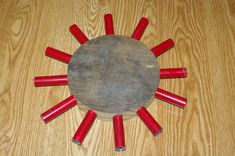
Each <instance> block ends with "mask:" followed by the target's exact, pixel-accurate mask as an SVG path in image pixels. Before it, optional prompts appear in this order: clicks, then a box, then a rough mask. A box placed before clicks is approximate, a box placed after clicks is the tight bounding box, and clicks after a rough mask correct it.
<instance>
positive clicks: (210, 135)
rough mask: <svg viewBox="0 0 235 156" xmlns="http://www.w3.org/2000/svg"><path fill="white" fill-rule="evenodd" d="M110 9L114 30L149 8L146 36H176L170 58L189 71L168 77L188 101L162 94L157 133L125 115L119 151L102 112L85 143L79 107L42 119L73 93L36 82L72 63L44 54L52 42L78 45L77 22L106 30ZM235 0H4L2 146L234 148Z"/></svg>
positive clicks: (28, 149) (189, 151)
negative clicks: (181, 103)
mask: <svg viewBox="0 0 235 156" xmlns="http://www.w3.org/2000/svg"><path fill="white" fill-rule="evenodd" d="M108 12H110V13H112V14H113V19H114V23H115V33H116V34H121V35H127V36H130V35H131V33H132V32H133V29H134V27H135V26H136V24H137V23H138V21H139V19H140V18H141V17H142V16H145V17H148V18H149V20H150V24H149V26H148V28H147V30H146V32H145V33H144V35H143V37H142V39H141V42H143V43H145V44H146V45H147V46H148V47H149V48H151V47H153V46H154V45H156V44H158V43H160V42H161V41H164V40H166V39H168V38H173V39H174V40H175V48H173V49H172V50H170V51H169V52H167V53H165V54H164V55H162V56H160V57H159V58H158V60H159V64H160V66H161V67H162V68H166V67H187V68H188V78H186V79H174V80H161V83H160V87H161V88H163V89H166V90H168V91H171V92H173V93H176V94H179V95H181V96H184V97H187V99H188V104H187V107H186V108H185V110H182V109H180V108H178V107H174V106H172V105H169V104H167V103H165V102H162V101H159V100H154V102H153V103H152V104H151V105H150V107H149V108H148V110H149V111H150V112H151V113H152V115H153V116H154V118H156V120H157V121H158V122H159V123H160V124H161V126H162V127H163V131H164V132H163V133H162V134H161V135H160V136H158V137H153V135H152V134H151V133H150V132H149V131H148V129H147V128H146V127H145V125H144V124H143V123H142V122H141V120H140V119H139V118H137V117H135V118H133V119H130V120H128V121H125V123H124V126H125V135H126V136H125V138H126V146H127V149H126V151H124V152H115V151H114V140H113V129H112V122H104V121H100V120H96V121H95V123H94V125H93V127H92V129H91V131H90V132H89V134H88V136H87V137H86V139H85V141H84V142H83V144H82V145H81V146H77V145H75V144H74V143H72V142H71V138H72V136H73V134H74V132H75V131H76V129H77V127H78V126H79V124H80V123H81V120H82V118H83V116H84V114H83V113H82V112H81V111H80V110H79V109H78V107H75V108H72V109H71V110H69V111H68V112H66V113H64V114H63V115H61V116H60V117H58V118H57V119H55V120H53V121H52V122H50V123H48V124H46V125H45V124H44V123H43V122H42V120H41V118H40V114H41V113H42V112H44V111H45V110H47V109H48V108H50V107H52V106H53V105H55V104H56V103H58V102H59V101H61V100H63V99H65V98H66V97H68V96H69V95H70V93H69V90H68V87H67V86H60V87H45V88H35V87H34V85H33V77H34V76H36V75H56V74H65V73H66V72H67V65H66V64H63V63H61V62H58V61H55V60H53V59H50V58H48V57H45V56H44V51H45V48H46V47H47V46H51V47H55V48H57V49H60V50H62V51H66V52H68V53H71V54H72V53H73V52H74V51H75V50H76V49H77V48H78V47H79V46H80V45H79V44H78V42H77V41H76V40H75V39H74V38H73V36H72V35H71V34H70V32H69V31H68V27H69V26H70V25H71V24H74V23H76V24H77V25H79V27H80V28H81V29H82V30H83V31H84V33H85V34H86V35H87V36H88V37H89V38H94V37H97V36H100V35H104V21H103V15H104V14H105V13H108ZM234 153H235V1H234V0H145V1H144V0H128V1H124V0H115V1H113V0H95V1H94V0H89V1H82V0H71V1H65V0H56V1H55V0H47V1H43V0H1V1H0V155H1V156H7V155H12V156H22V155H27V156H42V155H57V156H60V155H61V156H64V155H92V156H94V155H101V156H106V155H107V156H110V155H134V156H136V155H140V156H144V155H154V156H156V155H172V156H176V155H178V156H182V155H186V156H188V155H195V156H198V155H202V156H204V155H211V156H214V155H217V156H221V155H223V156H225V155H234Z"/></svg>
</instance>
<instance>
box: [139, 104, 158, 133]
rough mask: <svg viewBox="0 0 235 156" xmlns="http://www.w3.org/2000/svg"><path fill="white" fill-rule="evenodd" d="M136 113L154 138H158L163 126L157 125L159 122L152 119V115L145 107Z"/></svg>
mask: <svg viewBox="0 0 235 156" xmlns="http://www.w3.org/2000/svg"><path fill="white" fill-rule="evenodd" d="M136 113H137V115H138V116H139V117H140V119H141V120H142V121H143V122H144V124H145V125H146V126H147V127H148V129H149V130H150V131H151V132H152V134H153V135H154V136H157V135H159V134H160V133H161V132H162V128H161V126H160V125H159V124H158V123H157V121H156V120H155V119H154V118H153V117H152V115H151V114H150V113H149V112H148V111H147V109H146V108H145V107H144V106H141V107H140V108H139V109H138V110H137V111H136Z"/></svg>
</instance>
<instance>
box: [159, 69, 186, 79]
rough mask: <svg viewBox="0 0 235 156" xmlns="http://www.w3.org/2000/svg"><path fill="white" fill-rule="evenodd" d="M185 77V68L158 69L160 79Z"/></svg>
mask: <svg viewBox="0 0 235 156" xmlns="http://www.w3.org/2000/svg"><path fill="white" fill-rule="evenodd" d="M181 77H187V69H186V68H164V69H160V78H161V79H167V78H181Z"/></svg>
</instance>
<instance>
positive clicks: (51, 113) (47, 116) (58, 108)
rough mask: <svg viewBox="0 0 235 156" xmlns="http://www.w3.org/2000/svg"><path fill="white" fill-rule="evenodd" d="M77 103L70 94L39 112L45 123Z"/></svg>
mask: <svg viewBox="0 0 235 156" xmlns="http://www.w3.org/2000/svg"><path fill="white" fill-rule="evenodd" d="M76 104H77V100H76V99H75V97H74V96H73V95H72V96H70V97H68V98H67V99H65V100H63V101H61V102H60V103H58V104H57V105H55V106H54V107H52V108H50V109H49V110H48V111H46V112H44V113H42V114H41V118H42V120H43V121H44V122H45V123H47V122H49V121H51V120H52V119H54V118H56V117H57V116H59V115H61V114H62V113H64V112H66V111H67V110H69V109H70V108H72V107H74V106H75V105H76Z"/></svg>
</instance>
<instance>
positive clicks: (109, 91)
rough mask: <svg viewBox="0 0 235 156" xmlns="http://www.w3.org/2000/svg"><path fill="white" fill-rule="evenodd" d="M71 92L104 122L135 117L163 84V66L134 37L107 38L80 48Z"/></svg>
mask: <svg viewBox="0 0 235 156" xmlns="http://www.w3.org/2000/svg"><path fill="white" fill-rule="evenodd" d="M68 78H69V89H70V91H71V94H72V95H74V96H75V97H76V99H77V100H78V101H79V104H78V106H79V107H80V108H81V109H82V110H85V111H86V110H88V109H92V110H94V111H95V112H97V115H98V117H99V118H100V119H105V120H107V119H112V116H113V115H115V114H118V113H119V114H122V115H123V116H124V118H125V119H127V118H130V117H133V116H135V114H136V113H135V112H136V110H137V109H138V108H139V107H140V106H141V105H148V104H149V103H150V101H151V100H152V99H153V98H152V97H153V94H154V91H155V89H156V88H157V86H158V84H159V66H158V64H157V60H156V58H155V57H154V55H153V54H152V52H151V51H150V50H149V48H147V47H146V46H145V45H144V44H142V43H141V42H139V41H137V40H134V39H132V38H130V37H125V36H119V35H106V36H101V37H97V38H95V39H92V40H90V41H88V42H87V43H86V44H84V45H82V46H80V47H79V48H78V49H77V51H76V52H75V53H74V54H73V56H72V59H71V60H70V62H69V66H68Z"/></svg>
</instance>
